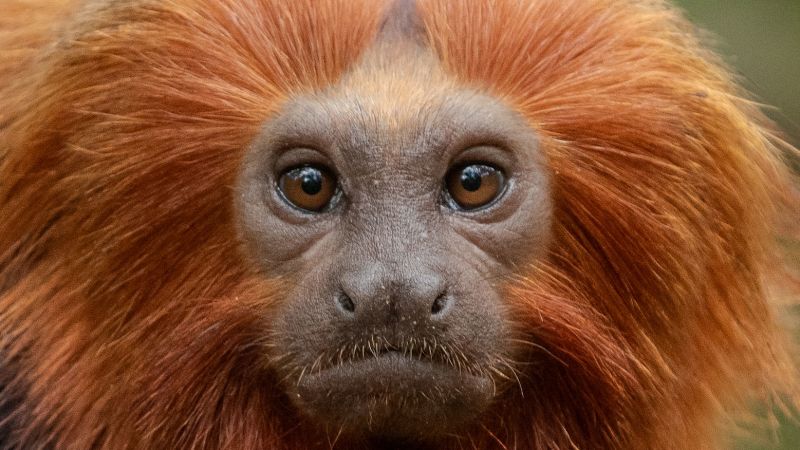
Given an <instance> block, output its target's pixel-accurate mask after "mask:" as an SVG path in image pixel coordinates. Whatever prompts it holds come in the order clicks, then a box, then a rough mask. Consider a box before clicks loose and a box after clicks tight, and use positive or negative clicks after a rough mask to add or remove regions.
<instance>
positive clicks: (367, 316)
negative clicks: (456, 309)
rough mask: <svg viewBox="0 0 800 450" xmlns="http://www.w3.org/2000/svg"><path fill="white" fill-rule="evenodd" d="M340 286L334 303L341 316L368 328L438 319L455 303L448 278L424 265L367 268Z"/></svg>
mask: <svg viewBox="0 0 800 450" xmlns="http://www.w3.org/2000/svg"><path fill="white" fill-rule="evenodd" d="M340 286H341V290H340V291H339V292H338V293H337V295H336V296H335V299H334V301H335V303H336V307H337V309H338V310H339V313H340V315H341V316H342V317H343V318H347V319H350V320H355V321H358V322H361V323H360V325H365V326H366V325H373V326H387V325H393V324H397V323H404V322H410V323H414V322H416V323H419V322H424V321H427V320H432V319H436V318H439V317H441V316H444V315H445V314H446V313H447V311H448V309H449V306H450V303H451V298H450V296H449V295H448V292H447V283H446V282H445V278H444V276H443V275H442V274H441V273H440V272H437V271H435V270H432V269H430V268H427V267H424V266H421V265H412V264H408V265H405V266H402V267H393V268H386V267H381V266H377V265H366V266H364V267H361V268H358V269H356V270H351V271H349V272H347V273H345V274H344V275H343V276H342V277H341V278H340Z"/></svg>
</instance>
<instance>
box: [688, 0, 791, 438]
mask: <svg viewBox="0 0 800 450" xmlns="http://www.w3.org/2000/svg"><path fill="white" fill-rule="evenodd" d="M674 1H675V3H677V4H678V5H679V6H681V7H683V8H684V9H685V10H686V11H687V13H688V16H689V18H690V19H692V20H693V21H694V22H695V23H696V24H697V25H699V26H700V27H701V28H702V29H704V30H707V31H709V32H710V33H711V37H712V39H713V41H712V43H714V45H715V46H716V49H717V50H718V51H719V52H720V53H721V54H722V55H723V56H724V57H725V59H726V60H727V61H728V62H729V63H730V64H731V65H733V66H734V67H735V68H736V69H737V70H738V72H739V74H740V75H741V76H742V77H743V78H742V82H743V84H744V85H745V87H747V88H748V89H749V90H750V91H751V92H753V93H755V95H756V98H757V100H759V101H761V102H763V103H765V104H768V105H771V107H774V108H770V109H769V110H768V111H767V112H768V113H769V115H770V116H771V117H772V118H773V119H774V120H775V121H777V122H778V123H779V124H780V125H781V127H782V128H783V130H784V131H786V132H787V133H788V135H789V136H790V139H791V141H792V143H793V144H794V145H795V146H800V0H674ZM797 448H798V449H800V446H798V447H797Z"/></svg>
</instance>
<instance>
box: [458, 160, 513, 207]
mask: <svg viewBox="0 0 800 450" xmlns="http://www.w3.org/2000/svg"><path fill="white" fill-rule="evenodd" d="M445 181H446V188H447V194H448V196H449V197H450V198H451V199H452V200H453V202H455V204H456V206H458V208H459V209H462V210H466V211H469V210H473V209H478V208H481V207H483V206H486V205H488V204H489V203H491V202H493V201H494V200H495V199H497V198H498V197H500V195H501V194H502V193H503V189H504V188H505V185H506V180H505V176H504V175H503V172H502V171H501V170H500V169H498V168H496V167H493V166H490V165H486V164H468V165H464V166H458V167H456V168H454V169H451V170H450V172H449V173H448V174H447V178H446V180H445Z"/></svg>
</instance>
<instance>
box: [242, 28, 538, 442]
mask: <svg viewBox="0 0 800 450" xmlns="http://www.w3.org/2000/svg"><path fill="white" fill-rule="evenodd" d="M466 163H482V164H488V165H491V166H494V167H497V168H499V169H501V170H502V172H503V173H504V175H505V180H506V185H505V187H504V188H503V190H502V193H501V194H500V195H499V197H498V198H497V199H496V200H494V201H493V202H491V203H490V204H488V205H487V206H485V207H483V208H480V209H477V210H474V211H463V210H459V209H458V208H455V207H454V204H453V203H452V202H451V201H448V199H447V194H445V191H446V186H445V181H444V180H445V177H446V175H447V173H448V171H449V170H451V169H452V168H453V167H454V166H456V167H457V166H460V165H463V164H466ZM304 165H315V166H323V167H326V168H328V169H329V170H330V171H331V172H332V173H333V174H335V176H336V178H337V182H338V186H339V187H338V192H337V194H336V195H335V196H334V198H333V200H332V201H331V203H330V204H329V205H328V207H326V208H325V209H324V210H322V211H321V212H316V213H313V212H308V211H303V210H301V209H298V208H297V207H295V206H292V205H291V204H290V203H289V202H288V201H287V199H286V198H285V196H283V195H282V194H281V193H280V191H279V188H278V181H279V179H280V176H281V174H283V173H285V172H286V171H287V170H289V169H292V168H296V167H298V166H304ZM237 193H238V196H237V197H238V204H237V210H238V214H239V227H240V232H241V237H242V240H243V242H244V244H245V245H244V246H245V248H246V250H247V252H248V253H249V255H250V256H251V257H252V260H253V261H254V263H255V264H256V265H257V266H258V268H259V270H260V271H261V272H262V273H263V274H264V276H267V277H280V278H282V279H284V280H288V281H289V282H288V283H287V284H288V285H289V286H290V288H289V290H288V291H287V292H286V293H285V297H284V299H283V302H282V303H281V304H280V305H279V306H278V308H277V311H276V314H275V315H274V316H273V317H270V319H269V320H270V322H269V324H268V326H269V328H270V332H271V339H272V342H271V348H272V350H271V354H270V355H268V358H269V363H270V365H271V367H272V369H273V370H275V371H276V372H277V373H278V374H279V375H280V376H281V378H283V379H284V380H285V382H284V389H285V392H286V394H287V396H288V397H289V398H290V399H291V400H292V402H293V403H294V405H295V406H296V407H297V408H298V410H299V411H300V412H301V413H303V414H304V415H305V416H307V417H309V418H310V419H311V420H312V421H315V422H317V423H319V424H320V426H327V427H335V428H334V429H336V428H340V429H343V430H344V431H345V432H349V433H353V434H357V435H364V436H368V437H374V438H376V439H389V440H392V439H414V440H416V439H425V438H427V437H433V436H435V435H440V434H444V433H448V432H452V430H455V429H459V428H461V427H464V426H468V424H469V423H470V421H471V420H473V419H475V418H476V417H477V416H478V415H479V414H480V413H481V412H483V411H484V410H486V408H487V407H488V406H489V405H490V404H491V402H492V400H493V399H494V398H495V397H496V396H497V395H498V394H499V392H500V391H501V390H502V388H503V387H504V383H505V381H503V379H502V377H501V376H499V375H498V372H499V373H506V374H508V372H509V371H508V366H507V364H508V361H510V360H513V358H514V354H515V352H514V347H513V345H511V344H510V342H509V339H510V338H511V337H512V333H513V330H512V327H511V325H510V320H509V317H508V312H507V311H506V310H505V309H504V302H503V298H502V290H501V289H502V282H503V280H504V279H506V278H507V277H508V276H511V275H513V269H514V268H515V267H517V266H518V265H520V264H527V263H530V262H531V261H535V260H536V259H537V258H540V257H542V255H543V254H544V252H545V250H546V247H547V243H548V240H549V232H550V222H551V215H552V211H551V204H550V194H549V185H548V174H547V173H546V170H545V164H544V161H543V158H542V155H541V153H540V151H539V149H538V145H537V136H536V134H535V133H534V132H533V130H532V129H531V128H530V127H529V126H528V124H527V123H525V121H524V120H523V119H522V118H521V117H520V116H519V115H518V114H516V113H515V112H514V111H513V110H511V109H510V108H509V107H507V106H505V105H504V104H502V103H501V102H500V101H498V100H497V99H495V98H492V97H490V96H487V95H485V94H482V93H479V92H477V91H471V90H467V89H464V88H458V87H456V86H455V85H454V84H453V82H452V81H450V80H449V79H448V78H447V76H446V75H444V74H443V73H442V71H441V70H440V68H439V66H438V64H437V63H436V61H435V60H434V58H433V57H432V56H431V55H430V54H429V53H428V52H427V51H425V50H424V49H423V48H421V47H420V46H419V45H418V44H416V43H409V44H407V45H406V44H404V43H402V42H400V41H395V40H391V41H388V40H387V41H384V42H382V43H379V44H378V45H376V46H375V48H374V49H372V50H371V51H370V52H368V54H367V55H365V57H364V61H363V62H362V63H361V64H360V65H359V66H358V67H356V68H354V70H353V71H351V73H349V74H348V75H347V76H345V77H344V79H343V80H341V82H340V83H339V84H337V85H336V86H332V87H330V88H329V89H328V90H326V91H325V92H322V93H318V94H315V95H310V94H309V95H304V96H297V97H295V98H293V99H291V100H289V101H288V102H287V103H286V104H285V105H284V107H283V108H282V110H281V111H280V112H279V113H278V114H277V115H276V116H275V117H273V118H272V119H271V120H269V122H268V123H266V124H265V126H264V128H263V131H262V133H261V134H260V136H259V137H258V139H257V140H256V141H255V143H254V144H253V146H252V148H251V149H250V151H249V153H248V156H247V158H246V160H245V162H244V164H243V168H242V175H241V177H240V180H239V184H238V186H237Z"/></svg>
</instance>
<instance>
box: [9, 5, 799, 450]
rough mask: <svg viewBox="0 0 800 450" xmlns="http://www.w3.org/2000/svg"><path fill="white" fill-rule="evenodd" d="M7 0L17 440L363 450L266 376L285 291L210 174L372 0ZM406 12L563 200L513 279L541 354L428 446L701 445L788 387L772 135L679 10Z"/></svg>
mask: <svg viewBox="0 0 800 450" xmlns="http://www.w3.org/2000/svg"><path fill="white" fill-rule="evenodd" d="M6 3H8V5H4V6H3V8H4V9H5V10H6V11H11V12H10V13H8V12H4V18H3V19H0V106H1V108H0V119H2V122H0V127H2V128H0V133H1V134H0V158H2V159H0V331H1V332H2V334H0V339H2V340H0V344H1V345H0V348H2V349H4V350H3V351H4V352H5V355H6V357H7V358H8V357H11V356H15V357H18V358H20V360H19V361H17V362H16V363H15V365H16V366H18V370H17V373H16V376H15V378H14V380H13V383H12V386H11V387H12V388H13V389H18V390H22V391H25V392H26V393H27V401H26V402H25V404H24V408H20V410H19V411H18V412H17V414H18V418H19V420H20V421H21V422H22V423H26V424H27V425H26V427H24V428H23V429H22V430H20V431H19V432H18V433H17V434H16V435H15V436H14V439H15V441H16V442H17V443H19V444H20V445H21V448H25V449H28V448H43V447H45V446H46V445H48V444H50V445H53V446H54V447H55V448H69V449H89V448H112V449H124V448H131V449H134V448H135V449H162V448H163V449H168V448H193V449H206V448H208V449H211V448H234V449H242V450H248V449H252V450H255V449H264V448H269V449H276V450H279V449H286V450H289V449H303V448H329V447H334V446H335V447H336V448H353V447H355V446H358V445H359V443H354V442H349V443H348V442H345V441H344V440H339V441H338V442H337V441H336V439H337V436H336V433H335V430H333V432H331V433H328V432H327V431H329V430H317V429H316V428H315V427H314V426H312V425H309V424H307V423H306V422H305V421H304V420H303V419H302V418H299V417H296V413H294V412H293V410H292V408H291V407H290V406H288V403H287V402H286V401H285V400H284V399H283V398H282V397H281V394H280V391H279V389H277V388H276V383H275V381H274V380H270V379H265V378H264V376H263V375H262V373H263V372H264V367H265V366H266V365H267V363H268V362H266V361H263V360H262V358H263V356H262V355H263V354H264V352H263V351H261V350H262V346H264V345H267V344H266V343H265V342H264V341H263V340H264V337H263V336H264V334H263V330H265V329H266V328H267V325H266V324H267V323H268V320H269V311H270V307H271V305H272V304H273V303H274V302H275V301H279V300H280V292H281V290H280V286H279V283H278V282H277V281H275V280H264V279H261V278H260V277H259V276H258V275H257V274H255V273H253V271H252V270H251V269H250V268H249V267H248V265H247V263H246V260H245V259H244V258H242V257H241V252H240V251H239V249H238V247H237V240H236V237H235V231H234V225H233V212H232V211H231V196H232V189H231V186H232V185H233V184H234V180H235V178H236V171H237V168H238V166H239V163H240V161H241V158H242V156H243V155H244V150H245V148H246V147H247V145H248V143H249V142H250V141H251V140H252V139H253V137H254V136H255V134H256V133H257V131H258V129H259V127H260V125H261V124H262V123H263V122H264V120H265V119H266V118H268V117H270V115H271V114H273V113H274V112H275V111H276V110H277V109H278V108H279V106H280V105H281V102H282V101H283V100H284V99H286V98H287V97H289V96H291V95H292V94H294V93H298V92H308V91H313V90H315V89H319V88H323V87H325V86H328V85H330V84H331V83H333V82H335V81H336V80H337V79H338V77H339V76H340V75H341V74H342V73H343V72H344V71H346V70H347V69H348V68H349V67H351V66H352V65H353V64H354V63H355V62H356V61H357V60H358V58H359V56H360V55H361V54H362V52H363V50H364V49H365V48H367V47H368V46H369V45H370V43H371V42H372V41H373V40H374V37H375V34H376V32H377V29H378V26H379V23H380V21H381V18H382V15H383V14H384V11H385V6H384V5H382V3H381V2H375V1H370V0H324V1H313V0H292V1H282V0H235V1H234V0H158V1H157V0H133V1H120V2H111V3H112V4H113V5H114V6H101V5H102V4H103V3H104V2H99V1H90V2H81V1H78V0H73V1H68V0H61V1H50V2H48V1H45V0H6ZM82 3H88V5H82ZM490 5H491V6H490ZM67 11H69V13H67ZM420 11H421V16H422V19H423V21H424V23H425V26H426V28H427V33H428V37H429V38H430V41H431V42H432V45H433V48H434V50H435V52H436V53H437V54H438V55H439V57H440V59H441V60H442V61H443V64H444V66H445V68H446V69H447V71H448V72H449V73H450V74H451V75H452V76H453V77H455V78H456V79H458V80H460V81H461V82H463V83H464V84H466V85H469V86H472V87H474V88H476V89H482V90H486V91H488V92H490V93H492V94H494V95H497V96H499V97H500V98H502V99H504V100H505V101H506V102H508V104H510V105H512V106H513V107H515V108H516V109H518V110H519V111H520V112H521V113H522V114H523V115H524V116H525V117H526V118H528V119H529V121H530V123H531V125H532V126H533V127H534V128H535V129H536V130H537V131H538V132H539V134H540V136H541V137H542V148H543V150H544V151H545V154H546V155H547V159H548V163H549V167H550V169H551V171H552V175H553V180H554V190H555V192H554V196H555V199H556V201H555V205H556V210H557V213H556V223H555V226H554V233H555V242H554V244H553V246H552V249H553V250H552V252H551V255H550V256H549V257H548V259H547V261H545V262H541V263H539V264H535V265H532V266H531V267H530V268H527V269H521V273H520V274H519V277H518V279H517V280H515V281H514V282H511V283H509V285H508V286H507V291H508V296H507V298H508V301H509V304H510V306H511V307H512V308H514V309H515V310H517V312H518V314H517V317H519V326H520V328H521V329H522V330H525V331H528V332H529V333H535V334H536V336H538V337H539V338H540V339H543V347H544V348H543V349H542V350H541V351H544V352H546V353H547V355H549V356H548V357H544V358H543V357H541V355H538V354H537V353H539V352H540V350H539V349H538V347H537V348H532V349H531V360H535V361H544V362H540V363H537V365H536V366H534V367H520V368H519V369H520V371H521V373H520V381H519V388H520V389H518V390H510V391H509V392H508V393H507V394H505V395H504V396H503V397H502V398H501V399H500V400H499V401H498V402H497V405H496V406H495V407H494V408H493V409H492V410H491V411H490V412H489V413H487V414H486V416H485V417H484V418H483V419H482V421H481V423H480V424H478V425H476V426H475V427H474V429H472V430H468V431H466V432H465V434H464V435H463V436H461V437H459V438H453V439H451V440H450V441H449V443H448V444H446V446H447V447H448V448H478V449H494V448H519V449H546V448H551V449H555V448H558V449H562V448H563V449H567V448H581V449H598V448H648V449H674V448H712V447H716V446H717V445H719V443H720V441H719V439H718V438H719V434H718V431H717V430H718V428H719V425H720V421H719V417H720V415H721V413H725V412H735V411H737V410H738V409H740V408H741V407H742V406H743V405H744V403H745V402H746V401H747V400H749V399H751V398H753V396H755V398H768V397H769V396H770V395H771V394H772V392H773V389H781V388H786V389H787V390H789V391H790V392H791V391H792V389H793V386H794V370H795V369H794V368H793V367H792V365H791V363H790V361H789V359H788V357H787V355H786V350H785V343H784V342H783V341H784V338H783V336H782V335H781V333H780V331H779V330H778V328H777V327H776V325H775V324H774V317H773V313H772V312H771V311H770V310H769V308H768V306H767V302H766V300H765V279H766V277H768V276H769V273H770V270H768V269H770V266H769V265H770V264H772V262H773V261H772V260H771V258H770V254H771V253H770V250H771V240H772V235H771V233H772V230H771V226H770V224H771V223H772V216H773V215H774V212H775V211H774V205H775V201H776V199H777V197H778V196H779V195H780V194H781V192H782V190H784V189H786V186H787V184H786V182H787V181H786V180H787V176H786V174H785V169H784V168H783V165H782V164H781V162H780V157H779V152H778V151H777V150H776V145H777V144H776V143H777V140H776V139H775V138H774V137H773V136H772V135H771V134H770V132H769V130H768V128H767V127H765V126H764V124H765V123H766V121H765V120H764V118H763V116H762V115H761V113H760V112H759V110H758V108H757V107H755V106H754V105H753V104H752V103H750V102H748V101H747V100H746V99H745V98H743V97H742V96H741V95H740V92H739V91H738V90H737V88H736V87H735V85H734V84H733V83H732V82H731V80H730V78H729V76H728V75H727V72H726V71H725V69H724V68H722V67H721V66H720V65H719V64H718V63H717V62H716V60H715V58H714V57H713V56H712V55H710V54H708V53H706V52H704V51H703V50H701V49H700V47H699V46H698V43H697V42H696V41H695V40H694V38H693V37H692V34H691V31H690V30H689V29H688V26H687V25H686V23H685V22H684V21H683V20H682V19H681V18H680V17H678V16H677V15H676V13H675V12H674V11H673V10H671V9H669V8H666V7H665V6H664V5H663V4H662V3H661V2H658V1H648V0H643V1H625V0H593V1H586V0H537V1H533V0H531V1H523V0H497V1H493V2H488V1H464V2H458V1H452V0H424V1H420ZM49 12H52V13H49ZM62 17H69V19H67V20H61V19H62ZM287 282H290V280H287ZM564 380H570V383H566V382H564ZM567 386H569V387H570V388H569V389H567V388H566V387H567ZM576 386H578V387H579V389H575V387H576ZM524 392H528V393H529V395H527V396H523V393H524ZM530 392H537V393H547V395H537V396H532V395H530Z"/></svg>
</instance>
